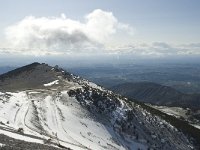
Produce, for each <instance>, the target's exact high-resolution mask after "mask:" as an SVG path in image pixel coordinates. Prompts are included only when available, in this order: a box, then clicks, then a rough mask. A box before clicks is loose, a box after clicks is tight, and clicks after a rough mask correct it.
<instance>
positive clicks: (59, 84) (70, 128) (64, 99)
mask: <svg viewBox="0 0 200 150" xmlns="http://www.w3.org/2000/svg"><path fill="white" fill-rule="evenodd" d="M34 67H35V68H34V69H32V68H31V69H32V70H31V72H29V74H30V75H29V77H30V76H34V78H37V79H39V80H41V81H42V77H45V80H46V81H45V83H44V82H42V83H41V84H38V85H36V84H34V87H32V88H30V87H31V85H29V86H28V87H29V88H27V89H26V88H25V87H22V86H21V87H20V88H22V89H23V90H21V89H20V90H18V91H16V90H15V91H12V90H11V91H12V92H6V91H5V90H2V91H1V93H0V122H1V125H0V134H5V135H8V136H13V134H15V136H14V138H15V137H16V138H19V139H22V140H23V139H25V138H24V136H26V134H27V135H33V137H31V138H27V139H28V141H29V142H30V141H32V142H35V143H45V142H44V141H45V140H42V139H46V140H48V141H49V142H50V143H51V144H54V145H58V146H60V145H62V146H64V147H68V148H71V149H74V150H79V149H80V150H84V149H92V150H104V149H108V150H137V149H143V150H145V149H150V148H152V149H163V150H168V149H172V150H173V149H174V150H176V149H177V150H178V149H182V150H190V149H192V148H193V147H194V146H193V144H192V143H191V142H190V141H189V140H188V138H187V137H186V136H185V135H184V134H183V133H182V132H179V131H178V130H177V129H176V128H175V127H173V126H172V125H171V124H169V123H168V122H166V121H165V120H162V119H161V118H160V117H159V116H155V115H152V114H151V113H150V112H148V111H147V110H145V109H144V108H142V107H141V106H140V105H139V104H136V103H134V102H128V101H127V99H126V98H123V97H121V96H120V95H116V94H114V93H112V92H111V91H108V90H106V89H104V88H102V87H99V86H97V85H96V84H94V83H91V82H89V81H87V80H85V79H81V78H80V77H78V76H74V75H72V74H70V73H67V72H65V71H63V70H62V69H59V68H52V67H49V66H47V65H43V64H42V65H40V64H37V65H36V66H34ZM40 69H42V70H43V69H45V70H47V71H41V72H42V75H40V74H39V72H40ZM35 70H36V71H37V73H35ZM49 72H50V73H49ZM22 74H25V73H24V70H23V72H22ZM49 74H50V75H51V76H50V77H49V78H51V79H52V80H48V78H47V77H48V76H49ZM36 75H37V76H36ZM34 78H33V79H32V80H34ZM4 80H5V81H6V80H9V83H10V82H11V81H13V82H15V84H20V83H18V82H22V81H26V82H27V80H26V79H24V78H21V77H20V74H18V81H15V80H14V78H13V77H12V79H10V78H9V79H7V78H6V79H4ZM29 80H30V79H29ZM32 82H33V81H32ZM3 84H6V83H3ZM23 86H24V85H23ZM5 128H6V129H7V130H8V132H5V131H4V130H5ZM11 130H12V131H17V130H18V131H19V130H23V131H21V132H20V133H22V132H23V133H24V134H22V135H21V136H20V135H19V134H17V133H16V132H14V133H13V132H12V134H11V133H10V131H11ZM16 134H17V135H16ZM34 137H38V139H34ZM45 144H46V143H45Z"/></svg>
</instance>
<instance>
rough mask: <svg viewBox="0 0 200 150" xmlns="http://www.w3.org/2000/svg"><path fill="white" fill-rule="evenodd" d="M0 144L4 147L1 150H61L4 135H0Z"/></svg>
mask: <svg viewBox="0 0 200 150" xmlns="http://www.w3.org/2000/svg"><path fill="white" fill-rule="evenodd" d="M0 143H1V144H3V145H4V146H2V147H0V150H60V149H61V148H56V147H53V146H48V145H43V144H38V143H30V142H25V141H22V140H17V139H14V138H11V137H8V136H6V135H3V134H0ZM68 150H70V149H68Z"/></svg>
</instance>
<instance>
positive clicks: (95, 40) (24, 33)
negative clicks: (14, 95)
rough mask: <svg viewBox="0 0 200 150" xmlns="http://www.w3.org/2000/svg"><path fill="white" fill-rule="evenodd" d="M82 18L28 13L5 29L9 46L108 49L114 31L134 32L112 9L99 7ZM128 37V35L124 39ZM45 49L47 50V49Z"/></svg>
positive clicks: (25, 49) (52, 50)
mask: <svg viewBox="0 0 200 150" xmlns="http://www.w3.org/2000/svg"><path fill="white" fill-rule="evenodd" d="M84 19H85V21H84V22H80V21H78V20H73V19H70V18H67V17H66V15H65V14H61V17H39V18H37V17H34V16H28V17H25V18H24V19H23V20H21V21H19V22H18V23H16V24H14V25H12V26H9V27H7V28H6V30H5V34H6V40H7V41H8V46H7V47H8V48H10V49H15V51H16V50H17V49H18V50H20V51H21V52H23V53H24V54H29V51H30V52H32V51H34V52H32V53H36V54H40V53H42V51H43V54H46V51H49V53H62V52H69V53H71V52H72V53H73V52H80V51H81V52H93V51H97V50H99V49H106V46H107V45H106V44H107V43H108V41H115V39H114V37H115V36H113V35H117V34H118V32H121V31H123V34H124V36H126V35H128V34H130V33H132V31H133V29H132V28H131V27H130V25H128V24H124V23H121V22H119V21H118V20H117V18H116V17H115V16H114V15H113V14H112V12H107V11H103V10H101V9H96V10H94V11H93V12H91V13H89V14H88V15H86V16H85V18H84ZM121 40H124V39H121ZM44 52H45V53H44Z"/></svg>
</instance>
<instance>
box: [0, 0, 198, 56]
mask: <svg viewBox="0 0 200 150" xmlns="http://www.w3.org/2000/svg"><path fill="white" fill-rule="evenodd" d="M0 3H1V4H0V10H1V13H0V20H1V21H0V40H1V41H0V47H2V48H4V51H3V50H0V52H1V53H11V50H10V49H13V48H15V46H16V47H17V46H19V47H18V48H19V49H23V50H21V51H22V52H24V51H27V53H25V55H26V54H28V53H29V51H28V50H27V49H31V48H32V47H33V48H34V49H40V51H41V49H45V52H44V53H43V54H44V55H46V54H47V53H48V52H47V51H48V49H55V51H54V52H52V51H50V53H48V54H55V53H56V51H59V50H58V49H59V48H60V47H61V48H62V49H67V50H66V51H67V52H69V50H68V49H70V50H71V51H72V52H74V51H76V53H77V52H78V53H79V52H80V51H79V50H77V49H85V47H84V48H82V46H83V45H84V46H85V45H87V47H88V45H89V47H90V49H87V50H85V51H87V52H91V51H93V49H98V50H99V49H101V51H105V50H108V49H109V50H110V49H111V50H112V53H113V51H114V50H117V51H114V53H115V52H117V53H118V52H119V51H120V49H122V50H123V52H124V50H127V52H129V53H130V51H132V54H133V55H135V54H136V55H138V51H140V52H141V51H142V55H144V54H147V55H151V54H153V55H163V54H164V55H166V54H172V55H175V54H184V55H185V54H193V55H197V54H200V50H199V49H200V44H199V43H200V41H199V39H200V1H199V0H126V1H122V0H101V1H100V0H73V1H69V0H15V1H13V0H3V1H1V2H0ZM95 10H99V11H95ZM109 13H112V15H109ZM61 14H63V15H61ZM102 15H103V16H104V17H105V18H104V19H103V20H104V22H103V23H102V22H101V23H102V26H103V25H104V26H106V24H109V23H110V26H112V27H110V28H109V29H107V30H103V29H102V30H99V31H96V29H91V30H88V28H87V29H82V28H83V26H87V25H88V24H90V23H89V21H91V20H92V21H93V22H92V23H93V26H92V27H95V26H94V22H95V21H96V20H97V21H98V20H99V18H98V17H100V16H102ZM30 16H32V19H30V18H28V19H27V17H30ZM86 16H92V19H91V17H90V19H88V18H87V17H86ZM51 17H54V20H53V19H52V18H51ZM95 17H96V20H95V21H94V18H95ZM56 19H58V20H59V19H60V20H59V22H63V24H64V25H66V26H65V28H70V33H69V31H67V38H69V40H70V41H67V42H66V41H65V39H62V41H58V43H55V42H54V44H53V46H52V44H51V47H49V45H48V46H47V44H46V45H45V46H44V45H41V43H42V42H44V40H42V41H39V40H38V39H36V37H34V38H33V37H32V35H30V34H34V35H35V34H37V37H38V36H40V37H41V36H43V35H41V34H44V33H46V31H47V29H45V31H43V32H42V33H35V31H34V33H32V29H31V33H29V32H30V30H27V29H24V28H26V27H27V26H26V25H27V22H28V21H30V22H28V24H29V27H30V24H31V23H32V24H31V25H32V26H33V24H34V25H35V23H36V22H37V23H38V22H44V20H45V21H46V23H47V24H46V26H48V25H49V24H51V23H53V22H55V20H56ZM64 19H68V20H70V23H72V22H76V23H75V24H76V25H77V24H79V23H80V26H79V27H78V28H77V29H76V31H77V30H78V31H80V32H82V31H83V30H84V32H83V33H81V35H78V36H79V37H80V36H81V37H82V38H81V39H79V38H78V39H77V37H76V38H75V37H74V35H73V37H69V36H71V26H70V27H69V25H67V24H68V22H65V21H66V20H65V21H63V20H64ZM109 19H110V20H111V21H109ZM105 21H106V22H105ZM107 21H108V22H107ZM24 22H25V23H26V24H25V23H24ZM20 23H21V24H20ZM17 24H20V25H21V26H17ZM63 24H62V26H63ZM95 25H96V24H95ZM32 26H31V27H32ZM72 26H73V25H72ZM77 26H78V25H77ZM88 26H89V25H88ZM102 26H101V27H102ZM31 27H30V28H31ZM58 27H60V26H58ZM89 27H91V26H89ZM37 28H40V30H42V29H43V28H44V24H41V23H38V25H37ZM21 30H22V31H21ZM94 30H95V31H94ZM48 31H49V32H52V30H50V29H49V28H48ZM93 31H94V32H93ZM19 32H25V33H29V34H28V35H27V34H26V35H23V36H22V35H21V34H19ZM53 32H55V28H54V29H53ZM58 32H59V33H60V32H61V31H60V30H59V31H57V30H56V35H57V34H58ZM87 32H91V33H96V34H101V33H102V32H109V33H108V34H103V35H100V36H99V37H98V36H97V35H96V36H95V35H92V34H90V35H87V34H85V33H87ZM132 32H133V33H132ZM129 33H132V34H129ZM12 34H19V35H17V36H15V37H13V35H12ZM30 36H31V37H30ZM27 37H28V42H30V41H31V42H32V41H33V40H35V41H39V43H37V42H36V43H37V44H38V45H40V46H39V48H38V47H37V46H35V45H34V46H33V45H31V46H30V43H29V44H26V43H25V42H27V41H26V40H27ZM59 38H60V37H59ZM62 38H66V35H63V34H62ZM74 38H75V39H76V40H84V44H83V43H81V42H80V41H78V42H77V41H75V43H76V45H75V46H74V45H73V44H74V43H71V40H72V39H74ZM88 38H89V40H88ZM86 39H87V40H88V41H87V40H86ZM48 40H49V37H48ZM52 40H54V41H55V37H53V38H52V35H51V39H50V41H52ZM14 41H17V42H15V43H14V44H13V43H12V42H14ZM22 41H23V42H22ZM45 42H47V43H49V41H45ZM69 42H70V44H71V45H70V48H69V47H66V46H65V44H66V43H67V44H69ZM94 42H96V43H95V44H94ZM77 43H78V46H77ZM91 43H92V44H91ZM158 43H159V44H158ZM194 44H195V46H194ZM10 45H14V46H13V47H10ZM27 45H28V46H27ZM58 45H61V46H60V47H59V48H57V47H58ZM97 45H98V46H97ZM197 45H198V46H197ZM95 46H97V47H96V48H94V47H95ZM44 47H45V48H44ZM55 47H56V48H55ZM91 47H92V48H91ZM6 48H7V50H6V51H5V49H6ZM24 49H25V50H24ZM73 49H76V50H73ZM130 49H134V50H130ZM147 49H148V50H147ZM33 51H34V50H31V52H33ZM36 51H37V50H36ZM66 51H65V52H66ZM13 52H16V53H17V51H12V53H13ZM59 52H60V51H59ZM62 52H63V51H62ZM95 52H96V51H95ZM106 52H108V51H106ZM120 52H121V51H120ZM125 52H126V51H125ZM19 53H21V52H19ZM162 53H163V54H162ZM33 54H34V55H40V54H39V53H38V52H36V53H34V52H33ZM59 54H60V53H59Z"/></svg>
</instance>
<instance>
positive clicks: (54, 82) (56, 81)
mask: <svg viewBox="0 0 200 150" xmlns="http://www.w3.org/2000/svg"><path fill="white" fill-rule="evenodd" d="M54 84H59V80H55V81H52V82H50V83H47V84H44V86H52V85H54Z"/></svg>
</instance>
